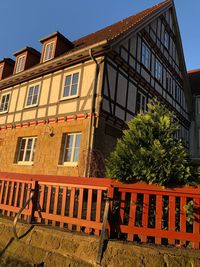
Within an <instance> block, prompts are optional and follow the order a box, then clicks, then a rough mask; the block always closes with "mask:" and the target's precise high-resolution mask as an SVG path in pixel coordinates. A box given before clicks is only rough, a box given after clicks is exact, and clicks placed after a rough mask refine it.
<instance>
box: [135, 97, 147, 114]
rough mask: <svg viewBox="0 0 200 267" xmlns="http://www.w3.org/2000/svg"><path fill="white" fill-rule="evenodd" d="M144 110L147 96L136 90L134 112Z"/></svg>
mask: <svg viewBox="0 0 200 267" xmlns="http://www.w3.org/2000/svg"><path fill="white" fill-rule="evenodd" d="M146 110H147V97H146V96H145V95H144V94H142V93H141V92H138V94H137V101H136V112H137V113H139V112H140V111H143V112H144V111H146Z"/></svg>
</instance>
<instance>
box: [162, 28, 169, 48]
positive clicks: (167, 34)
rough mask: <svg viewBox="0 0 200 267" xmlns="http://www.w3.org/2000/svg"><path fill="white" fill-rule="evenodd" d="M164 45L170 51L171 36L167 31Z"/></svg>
mask: <svg viewBox="0 0 200 267" xmlns="http://www.w3.org/2000/svg"><path fill="white" fill-rule="evenodd" d="M163 44H164V46H165V47H166V48H167V49H169V46H170V35H169V32H168V31H166V30H165V32H164V40H163Z"/></svg>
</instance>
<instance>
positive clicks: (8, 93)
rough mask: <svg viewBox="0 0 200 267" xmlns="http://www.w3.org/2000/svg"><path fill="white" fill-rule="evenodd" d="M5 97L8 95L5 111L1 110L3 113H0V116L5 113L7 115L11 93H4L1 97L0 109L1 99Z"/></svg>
mask: <svg viewBox="0 0 200 267" xmlns="http://www.w3.org/2000/svg"><path fill="white" fill-rule="evenodd" d="M5 95H9V99H8V105H7V109H6V110H3V111H0V114H5V113H7V112H8V109H9V104H10V96H11V93H4V94H2V95H1V100H0V107H1V104H2V98H3V96H5Z"/></svg>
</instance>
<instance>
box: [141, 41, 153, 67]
mask: <svg viewBox="0 0 200 267" xmlns="http://www.w3.org/2000/svg"><path fill="white" fill-rule="evenodd" d="M141 62H142V64H143V65H144V66H145V67H146V68H147V69H148V70H150V69H151V52H150V49H149V47H148V46H147V45H146V44H145V43H144V42H142V51H141Z"/></svg>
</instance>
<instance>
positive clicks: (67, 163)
mask: <svg viewBox="0 0 200 267" xmlns="http://www.w3.org/2000/svg"><path fill="white" fill-rule="evenodd" d="M58 167H78V162H64V163H63V164H59V165H58Z"/></svg>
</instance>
